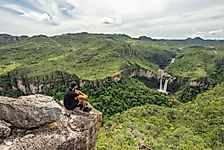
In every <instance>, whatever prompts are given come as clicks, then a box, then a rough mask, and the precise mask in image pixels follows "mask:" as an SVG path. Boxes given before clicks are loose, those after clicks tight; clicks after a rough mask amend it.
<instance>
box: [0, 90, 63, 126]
mask: <svg viewBox="0 0 224 150" xmlns="http://www.w3.org/2000/svg"><path fill="white" fill-rule="evenodd" d="M0 112H1V113H0V120H5V121H7V122H9V123H11V124H12V125H13V126H14V127H16V128H34V127H39V126H40V125H43V124H46V123H52V122H55V121H57V120H59V119H60V114H61V107H60V106H59V105H58V104H57V103H56V102H55V101H54V100H53V98H52V97H50V96H43V95H39V94H36V95H30V96H22V97H19V98H18V99H14V98H9V97H3V96H0Z"/></svg>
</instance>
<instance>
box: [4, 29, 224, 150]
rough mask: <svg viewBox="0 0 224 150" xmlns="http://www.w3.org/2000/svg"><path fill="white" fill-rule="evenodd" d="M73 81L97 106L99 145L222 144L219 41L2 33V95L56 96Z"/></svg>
mask: <svg viewBox="0 0 224 150" xmlns="http://www.w3.org/2000/svg"><path fill="white" fill-rule="evenodd" d="M11 39H18V40H11ZM160 71H162V72H163V73H164V74H163V73H160ZM162 77H163V78H162ZM161 78H162V79H161ZM72 80H77V81H80V82H83V86H82V87H81V91H83V92H84V93H86V94H87V95H88V101H89V103H90V104H91V105H92V106H93V107H94V108H96V109H97V110H99V111H101V112H102V113H103V122H102V125H101V128H100V131H99V135H98V140H97V149H98V150H138V149H141V150H142V149H148V150H149V149H153V150H173V149H175V150H223V149H224V122H223V121H224V118H223V116H224V115H223V114H224V108H223V107H224V41H222V40H203V39H201V38H195V39H186V40H156V39H152V38H149V37H145V36H143V37H139V38H132V37H130V36H128V35H125V34H90V33H86V32H83V33H76V34H71V33H68V34H63V35H57V36H51V37H48V36H45V35H36V36H32V37H29V36H22V37H20V38H18V37H14V36H12V35H7V34H1V35H0V95H1V96H11V97H19V96H22V95H30V94H36V93H40V94H44V95H50V96H53V97H54V99H55V100H56V101H61V100H63V96H64V92H65V90H66V88H68V86H69V83H70V82H71V81H72ZM161 81H162V83H163V85H164V83H165V82H167V91H166V92H161V91H159V89H160V84H161ZM164 86H165V85H164Z"/></svg>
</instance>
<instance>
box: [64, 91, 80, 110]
mask: <svg viewBox="0 0 224 150" xmlns="http://www.w3.org/2000/svg"><path fill="white" fill-rule="evenodd" d="M77 96H78V94H76V93H75V92H73V91H72V89H71V88H68V89H67V90H66V92H65V95H64V106H65V108H66V109H68V110H73V109H75V108H76V107H77V105H78V103H79V101H78V100H75V98H76V97H77Z"/></svg>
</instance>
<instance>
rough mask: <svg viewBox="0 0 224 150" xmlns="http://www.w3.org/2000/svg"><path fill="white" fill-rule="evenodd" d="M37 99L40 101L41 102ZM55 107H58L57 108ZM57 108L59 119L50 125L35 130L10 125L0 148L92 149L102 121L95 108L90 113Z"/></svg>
mask: <svg viewBox="0 0 224 150" xmlns="http://www.w3.org/2000/svg"><path fill="white" fill-rule="evenodd" d="M30 97H32V96H29V98H30ZM23 98H24V97H23ZM39 100H40V101H41V99H39ZM0 101H1V100H0ZM54 103H55V105H56V104H57V103H56V102H54ZM57 105H58V104H57ZM58 107H61V106H60V105H58ZM60 109H61V113H60V118H59V120H57V121H55V122H53V123H46V124H44V125H41V126H39V127H36V128H35V129H34V128H30V129H24V128H23V129H20V128H15V127H13V125H12V127H11V128H12V131H11V133H10V135H7V137H5V138H2V137H1V138H0V149H1V150H93V149H94V148H95V143H96V139H97V135H98V129H99V127H100V124H101V120H102V113H101V112H99V111H97V110H96V109H94V108H93V110H92V111H91V112H89V113H87V112H83V111H81V110H79V109H78V108H77V109H75V110H74V111H67V110H65V109H64V108H62V107H61V108H60ZM6 127H7V125H6ZM8 128H10V126H8ZM0 129H1V128H0ZM0 133H1V132H0Z"/></svg>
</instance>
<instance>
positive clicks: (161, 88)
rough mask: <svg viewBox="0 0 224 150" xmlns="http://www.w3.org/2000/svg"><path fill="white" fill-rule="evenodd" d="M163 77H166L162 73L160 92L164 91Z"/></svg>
mask: <svg viewBox="0 0 224 150" xmlns="http://www.w3.org/2000/svg"><path fill="white" fill-rule="evenodd" d="M163 75H164V73H162V75H161V78H160V85H159V90H160V91H163Z"/></svg>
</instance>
